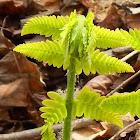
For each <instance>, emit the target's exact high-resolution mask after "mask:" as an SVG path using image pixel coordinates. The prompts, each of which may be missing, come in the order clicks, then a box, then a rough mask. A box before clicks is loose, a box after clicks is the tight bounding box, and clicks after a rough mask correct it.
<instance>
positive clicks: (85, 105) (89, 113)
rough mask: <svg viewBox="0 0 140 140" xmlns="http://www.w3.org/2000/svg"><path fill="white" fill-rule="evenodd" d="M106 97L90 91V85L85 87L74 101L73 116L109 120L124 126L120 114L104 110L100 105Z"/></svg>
mask: <svg viewBox="0 0 140 140" xmlns="http://www.w3.org/2000/svg"><path fill="white" fill-rule="evenodd" d="M104 99H105V97H104V96H102V97H101V96H100V94H98V93H96V92H94V91H90V90H89V88H88V87H85V88H83V89H82V90H81V91H80V93H79V94H78V97H77V99H76V100H74V103H73V110H72V116H73V118H74V117H75V116H79V117H80V116H82V115H83V114H84V117H85V118H91V119H96V120H102V121H107V122H109V123H112V124H115V125H117V126H120V127H123V123H122V119H121V117H120V115H119V114H117V113H112V112H108V111H107V110H105V109H104V110H102V109H101V108H100V107H99V106H100V104H101V102H102V101H103V100H104Z"/></svg>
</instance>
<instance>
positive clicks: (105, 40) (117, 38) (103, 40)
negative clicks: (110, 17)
mask: <svg viewBox="0 0 140 140" xmlns="http://www.w3.org/2000/svg"><path fill="white" fill-rule="evenodd" d="M94 31H95V33H96V35H97V40H96V46H97V47H99V48H105V49H106V48H115V47H123V46H128V45H129V44H128V42H127V41H126V40H125V38H124V36H123V35H122V34H121V32H120V30H119V29H116V30H115V31H114V30H110V29H105V28H100V27H99V26H94Z"/></svg>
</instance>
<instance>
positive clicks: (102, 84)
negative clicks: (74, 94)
mask: <svg viewBox="0 0 140 140" xmlns="http://www.w3.org/2000/svg"><path fill="white" fill-rule="evenodd" d="M118 78H119V74H114V75H98V76H96V77H94V78H93V79H91V80H90V81H89V82H87V83H86V84H85V86H84V87H89V88H90V90H94V91H96V92H97V93H100V94H101V95H104V96H105V95H106V94H107V93H108V92H109V91H110V90H111V89H110V87H111V86H112V85H113V83H114V82H115V81H116V80H117V79H118Z"/></svg>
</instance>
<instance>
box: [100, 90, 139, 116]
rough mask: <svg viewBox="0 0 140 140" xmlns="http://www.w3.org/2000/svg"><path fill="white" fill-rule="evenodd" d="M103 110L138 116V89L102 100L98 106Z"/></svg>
mask: <svg viewBox="0 0 140 140" xmlns="http://www.w3.org/2000/svg"><path fill="white" fill-rule="evenodd" d="M100 107H101V108H102V109H103V110H106V111H111V112H115V113H120V114H122V115H125V114H127V113H128V112H130V114H131V115H132V116H133V117H134V116H135V115H137V116H138V117H140V90H137V91H136V92H131V93H129V94H123V95H122V94H119V95H112V96H110V97H109V98H106V99H105V100H103V102H102V103H101V106H100Z"/></svg>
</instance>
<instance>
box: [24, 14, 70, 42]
mask: <svg viewBox="0 0 140 140" xmlns="http://www.w3.org/2000/svg"><path fill="white" fill-rule="evenodd" d="M68 22H69V17H68V16H66V17H63V16H57V17H56V16H54V15H53V16H42V17H35V18H31V19H29V21H28V22H27V23H26V24H25V25H24V27H23V29H22V35H26V34H40V35H45V36H46V37H48V36H51V35H52V39H60V33H61V30H60V29H61V28H63V27H64V25H65V24H67V23H68Z"/></svg>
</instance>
